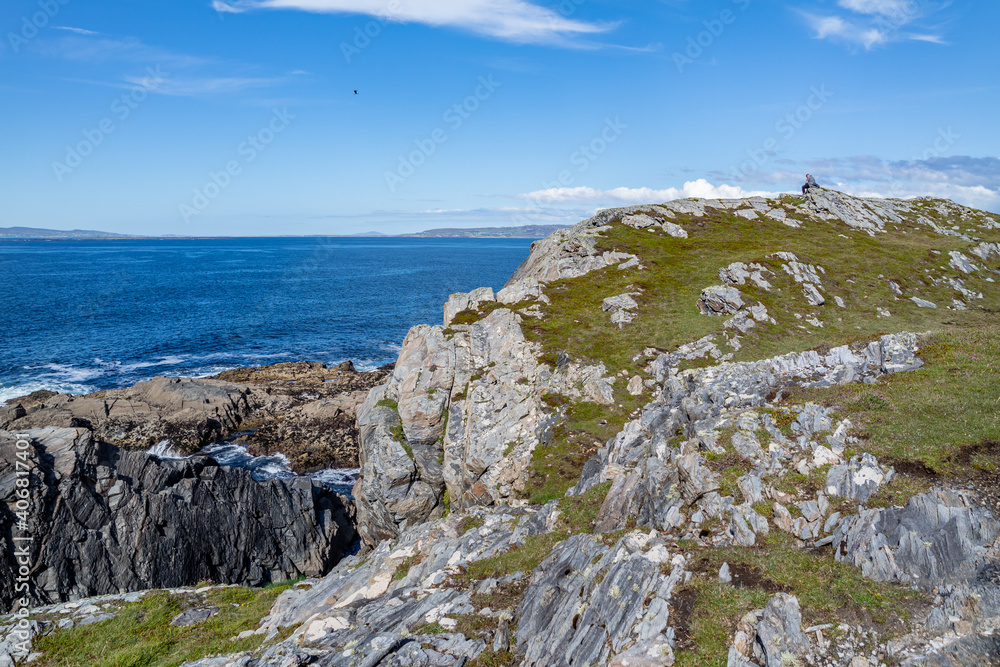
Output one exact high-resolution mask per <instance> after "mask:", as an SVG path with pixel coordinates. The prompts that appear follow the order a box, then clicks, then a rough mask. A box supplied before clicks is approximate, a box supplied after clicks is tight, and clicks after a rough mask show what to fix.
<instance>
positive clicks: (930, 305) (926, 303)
mask: <svg viewBox="0 0 1000 667" xmlns="http://www.w3.org/2000/svg"><path fill="white" fill-rule="evenodd" d="M910 301H912V302H913V303H915V304H917V305H918V306H919V307H921V308H935V309H936V308H937V306H936V305H935V304H934V303H932V302H930V301H926V300H924V299H921V298H918V297H915V296H911V297H910Z"/></svg>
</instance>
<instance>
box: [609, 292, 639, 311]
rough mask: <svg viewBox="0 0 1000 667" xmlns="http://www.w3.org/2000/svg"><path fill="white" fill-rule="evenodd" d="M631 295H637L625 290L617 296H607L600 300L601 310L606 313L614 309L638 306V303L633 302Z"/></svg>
mask: <svg viewBox="0 0 1000 667" xmlns="http://www.w3.org/2000/svg"><path fill="white" fill-rule="evenodd" d="M633 296H637V293H635V292H627V293H625V294H619V295H618V296H609V297H608V298H606V299H604V301H602V302H601V310H603V311H604V312H606V313H609V312H612V311H615V310H635V309H636V308H638V307H639V304H637V303H636V302H635V299H633V298H632V297H633Z"/></svg>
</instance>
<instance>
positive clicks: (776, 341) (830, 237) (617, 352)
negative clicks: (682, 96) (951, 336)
mask: <svg viewBox="0 0 1000 667" xmlns="http://www.w3.org/2000/svg"><path fill="white" fill-rule="evenodd" d="M784 201H785V203H786V204H790V203H791V202H792V200H791V199H790V198H785V200H784ZM932 213H933V211H928V212H927V213H926V214H927V215H929V216H930V215H931V214H932ZM674 222H677V223H678V224H681V225H682V226H683V227H684V228H685V229H686V230H687V231H688V233H689V238H688V239H676V238H672V237H668V236H665V235H664V234H662V233H650V232H649V231H645V230H635V229H631V228H629V227H625V226H623V225H621V224H617V223H613V226H612V228H611V229H610V230H608V231H607V232H606V233H605V234H604V236H603V237H601V238H599V239H598V247H599V249H602V250H619V251H624V252H631V253H634V254H636V255H638V256H639V257H640V258H641V261H642V264H643V265H644V266H645V267H646V269H645V270H643V271H637V270H626V271H619V270H618V269H617V267H609V268H606V269H602V270H599V271H594V272H591V273H589V274H587V275H585V276H581V277H578V278H572V279H567V280H559V281H554V282H552V283H551V284H550V285H549V286H548V287H547V288H546V295H547V296H548V297H549V298H550V299H551V304H549V305H545V306H542V310H543V313H544V318H543V319H541V320H536V319H526V320H525V322H524V323H523V324H522V327H523V329H524V331H525V335H526V336H527V337H528V339H529V340H532V341H534V342H537V343H540V344H541V346H542V353H541V354H540V359H541V360H542V361H544V362H547V363H550V364H553V363H554V361H555V359H556V357H557V356H558V354H559V353H560V352H566V353H567V354H568V355H569V356H570V358H572V359H574V360H576V361H581V362H598V361H600V362H603V363H604V364H605V366H606V367H607V369H608V371H609V373H619V372H620V371H622V370H627V371H628V373H629V375H630V376H631V375H633V374H638V375H640V376H641V377H644V378H645V374H644V373H643V372H642V369H641V366H643V365H644V364H645V363H646V360H644V359H640V360H639V361H638V362H633V361H632V359H633V358H634V357H635V356H636V355H637V354H638V353H640V352H642V350H644V349H645V348H647V347H654V348H658V349H662V350H672V349H675V348H676V347H677V346H678V345H681V344H683V343H687V342H690V341H693V340H697V339H699V338H701V337H703V336H705V335H707V334H712V333H714V334H721V333H722V332H723V331H724V327H723V322H724V320H725V319H726V318H723V317H708V316H705V315H702V314H701V313H700V312H699V310H698V309H697V307H696V302H697V300H698V298H699V296H700V293H701V290H702V289H703V288H705V287H708V286H711V285H717V284H719V282H720V281H719V277H718V271H719V269H720V268H722V267H725V266H728V265H729V264H731V263H733V262H737V261H743V262H748V263H751V262H753V263H760V264H763V265H765V266H767V267H768V268H769V269H770V270H771V271H772V272H773V275H769V276H767V280H768V281H769V282H771V284H772V289H771V291H769V292H766V291H764V290H763V289H761V288H758V287H756V286H755V285H753V284H751V283H748V284H747V285H744V286H740V287H739V289H740V291H741V292H742V294H743V297H744V300H745V301H746V302H747V303H748V304H752V303H755V302H757V301H760V302H761V303H763V304H764V305H765V306H766V307H767V309H768V313H769V315H770V316H771V317H773V318H775V320H776V321H777V324H776V325H772V324H770V323H758V325H757V326H756V327H755V328H754V329H752V330H751V331H750V332H749V333H748V334H745V335H741V343H742V345H743V347H742V349H740V350H739V351H738V352H735V360H736V361H740V360H747V361H749V360H756V359H763V358H768V357H771V356H775V355H779V354H785V353H788V352H798V351H804V350H808V349H820V350H823V349H828V348H830V347H833V346H836V345H842V344H847V343H856V342H861V341H869V340H871V339H873V338H875V337H877V336H879V335H882V334H885V333H893V332H898V331H939V330H942V329H944V328H946V327H948V326H953V325H955V324H960V325H963V326H981V325H985V324H990V323H996V322H997V319H998V318H997V317H996V315H995V313H996V312H1000V289H997V287H996V286H995V285H991V284H989V283H985V282H984V280H983V279H984V278H985V277H986V275H987V274H985V273H984V272H979V273H977V274H974V275H973V276H964V275H959V274H958V273H957V272H955V271H954V270H951V269H945V268H943V267H945V266H946V265H947V262H948V255H947V253H948V251H950V250H960V251H963V252H965V253H966V254H967V255H968V248H969V246H970V244H969V243H967V242H964V241H962V240H960V239H955V238H952V237H945V236H940V235H938V234H935V233H934V232H932V231H930V230H929V228H926V227H923V226H917V225H915V224H912V223H911V222H907V223H905V224H903V225H889V226H888V227H887V232H886V233H884V234H878V235H877V236H876V237H874V238H873V237H870V236H868V235H867V234H864V233H861V232H858V231H855V230H851V229H850V228H848V227H847V226H846V225H843V224H842V223H839V222H808V223H806V224H804V225H803V226H802V227H801V228H799V229H792V228H789V227H787V226H785V225H782V224H780V223H778V222H774V221H768V220H757V221H752V222H751V221H747V220H744V219H743V218H740V217H738V216H735V215H733V214H731V213H730V212H728V211H721V210H713V211H709V212H708V214H707V215H706V216H705V217H704V218H686V217H685V216H678V218H677V219H676V220H675V221H674ZM966 226H967V225H966ZM904 232H905V233H904ZM976 236H977V237H981V238H983V239H984V240H986V241H1000V233H998V232H996V231H986V230H977V231H976ZM933 250H937V251H940V254H935V253H934V252H932V251H933ZM777 251H787V252H793V253H795V254H796V255H797V256H798V257H799V259H800V260H801V261H802V262H804V263H807V264H812V265H818V266H821V267H823V268H824V269H825V271H826V273H825V274H821V278H822V282H823V293H824V295H825V296H826V298H827V303H826V304H825V305H824V306H821V307H815V306H810V305H809V304H808V303H807V302H806V301H805V298H804V296H803V295H802V290H801V286H800V285H797V284H796V283H795V282H794V281H793V280H792V278H791V277H790V276H788V275H787V274H786V273H785V272H784V271H783V270H782V268H781V262H780V261H778V260H775V259H767V258H766V257H767V255H769V254H771V253H774V252H777ZM980 264H982V262H980ZM926 271H930V274H928V273H926ZM930 275H933V276H934V277H935V278H941V277H943V276H957V277H961V278H962V279H963V280H964V281H965V283H966V285H967V287H969V288H971V289H976V290H979V291H982V292H983V293H984V295H985V296H986V298H985V299H984V300H983V301H975V302H973V303H970V304H969V305H970V307H971V309H970V310H969V311H964V312H956V311H951V310H948V309H947V308H946V306H948V305H950V304H951V300H952V298H954V297H955V296H957V293H956V292H955V291H954V290H953V289H951V287H949V286H947V285H945V284H940V285H935V284H933V280H932V279H931V278H930V277H929V276H930ZM880 276H881V277H880ZM890 280H895V281H896V282H897V283H898V284H900V285H901V286H902V289H903V291H904V295H905V297H906V298H902V299H900V300H896V298H895V294H894V292H893V291H892V290H891V288H890V287H889V281H890ZM637 290H641V291H642V294H641V295H640V296H638V297H636V300H637V302H638V303H639V315H638V318H637V319H636V320H635V322H633V323H632V324H631V325H630V326H628V327H626V328H625V329H623V330H619V329H617V328H616V327H615V326H614V325H612V324H611V322H610V319H609V317H608V314H607V313H604V312H602V311H601V309H600V306H601V301H602V299H604V298H605V297H609V296H614V295H617V294H621V293H624V292H634V291H637ZM835 295H836V296H840V297H841V298H843V299H844V301H845V303H846V305H847V308H840V307H838V306H837V305H836V304H835V303H834V299H833V297H834V296H835ZM910 296H919V297H921V298H923V299H927V300H930V301H933V302H935V303H937V304H938V306H939V308H938V309H937V310H933V309H927V308H918V307H917V306H916V305H915V304H914V303H912V302H910V301H909V300H908V297H910ZM876 306H880V307H885V308H888V309H889V311H890V312H891V313H892V317H891V318H878V317H876ZM795 313H798V314H800V315H802V316H803V317H809V316H816V317H818V318H819V319H820V320H821V321H822V322H823V323H824V326H823V327H822V328H815V327H813V326H811V325H808V324H806V322H805V320H804V319H797V318H796V317H795V316H794V314H795ZM716 343H717V344H718V345H719V346H720V348H721V349H722V351H723V352H727V351H729V348H728V347H727V346H726V344H725V341H724V339H723V338H722V337H721V336H719V337H717V339H716ZM710 363H713V362H710V361H708V360H704V359H703V360H696V361H694V362H688V363H687V364H686V366H688V367H690V368H698V367H703V366H705V365H708V364H710ZM621 384H623V383H621V382H620V381H619V387H618V389H619V391H618V392H617V394H618V395H617V396H616V401H615V405H614V406H599V405H593V404H580V403H577V404H570V405H568V406H566V420H565V421H564V422H563V423H562V424H560V425H559V426H558V427H557V428H556V429H555V431H554V433H553V438H552V442H551V443H549V444H548V445H544V446H541V447H538V448H537V449H536V450H535V455H534V459H533V462H532V466H531V470H530V472H531V479H530V480H529V483H528V489H527V494H526V495H527V497H528V498H529V500H530V501H531V502H532V503H543V502H546V501H547V500H551V499H553V498H558V497H561V496H562V494H563V493H565V490H566V489H567V488H568V487H569V486H571V485H572V484H574V483H575V482H576V480H577V479H578V478H579V473H580V469H581V468H582V466H583V463H584V462H585V461H586V460H587V458H589V456H590V455H592V453H593V451H594V450H595V449H596V446H595V442H601V443H602V444H603V442H604V441H606V440H607V439H608V438H610V437H611V436H613V435H614V433H616V432H617V430H619V429H620V428H621V426H622V425H623V424H624V422H625V421H626V420H627V419H628V417H629V415H630V414H631V412H632V410H633V409H634V407H636V406H637V405H639V404H642V403H644V402H646V401H648V398H649V397H648V395H647V396H646V397H645V398H644V399H642V400H640V401H633V400H632V399H631V397H628V396H623V395H622V394H624V393H625V392H624V391H623V387H622V386H621ZM618 404H622V406H623V407H622V408H618ZM550 405H551V404H550ZM552 407H556V406H552ZM779 417H780V415H776V419H778V418H779ZM601 421H604V422H606V423H605V424H601V423H600V422H601ZM779 425H780V426H782V430H783V431H787V426H788V425H787V424H782V423H781V421H780V420H779Z"/></svg>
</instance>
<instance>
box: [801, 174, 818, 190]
mask: <svg viewBox="0 0 1000 667" xmlns="http://www.w3.org/2000/svg"><path fill="white" fill-rule="evenodd" d="M818 187H819V185H817V184H816V179H815V178H813V175H812V174H806V184H805V185H803V186H802V194H805V193H806V191H807V190H808V189H809V188H818Z"/></svg>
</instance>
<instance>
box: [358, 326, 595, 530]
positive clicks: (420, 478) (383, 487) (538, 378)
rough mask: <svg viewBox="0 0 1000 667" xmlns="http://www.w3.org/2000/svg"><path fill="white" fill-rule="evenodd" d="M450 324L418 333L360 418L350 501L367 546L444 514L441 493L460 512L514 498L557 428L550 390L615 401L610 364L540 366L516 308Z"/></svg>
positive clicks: (411, 336) (412, 334)
mask: <svg viewBox="0 0 1000 667" xmlns="http://www.w3.org/2000/svg"><path fill="white" fill-rule="evenodd" d="M452 329H453V330H452V331H451V332H449V333H445V330H444V329H443V328H442V327H430V326H418V327H415V328H413V329H412V330H411V331H410V333H409V334H408V335H407V337H406V340H405V341H404V342H403V347H402V350H401V351H400V354H399V360H398V361H397V363H396V368H395V370H394V371H393V373H392V375H391V376H390V377H389V381H388V382H387V383H386V385H385V386H384V387H379V388H377V389H375V390H373V391H372V392H371V394H370V395H369V396H368V399H367V400H366V401H365V403H364V405H363V406H362V407H361V408H360V409H359V411H358V427H359V430H360V434H361V435H360V437H361V470H362V476H361V479H360V480H359V482H358V484H357V486H356V487H355V492H354V495H355V497H356V498H357V502H358V518H359V526H360V531H361V534H362V536H363V538H364V540H365V543H366V544H368V545H369V546H374V545H375V544H377V543H378V542H379V541H380V540H382V539H386V538H388V537H394V536H395V535H397V534H398V533H399V531H400V530H402V529H404V528H406V527H409V526H413V525H415V524H417V523H420V522H422V521H426V520H428V519H431V518H435V517H438V516H440V515H441V514H442V513H443V512H444V497H445V492H447V493H448V497H449V502H450V505H451V507H452V508H453V509H461V508H465V507H471V506H474V505H495V504H509V503H510V502H512V501H515V500H516V499H517V497H518V493H519V492H520V491H522V490H523V489H524V484H525V481H526V479H527V475H526V469H527V466H528V465H529V464H530V462H531V455H532V452H533V451H534V449H535V447H537V446H538V444H539V443H541V442H544V441H545V439H546V438H547V437H548V432H549V429H550V428H551V427H552V425H553V424H554V422H555V416H554V415H555V414H556V413H555V411H554V410H553V409H552V408H550V407H549V406H548V405H547V404H546V403H545V402H544V401H543V400H542V398H543V396H544V395H545V394H547V393H554V394H562V395H564V396H566V397H567V398H570V399H574V400H587V401H592V402H595V403H610V402H611V400H612V394H611V387H612V383H613V382H614V379H611V378H605V377H604V374H605V371H604V368H603V366H601V365H597V366H581V365H579V364H571V363H566V364H565V365H563V366H558V367H557V368H552V367H550V366H548V365H546V364H544V363H541V362H539V361H538V358H537V357H538V356H539V349H538V346H537V345H535V344H533V343H530V342H528V341H527V340H526V339H525V337H524V334H523V332H522V330H521V327H520V324H519V322H518V315H517V314H515V313H514V312H512V311H510V310H507V309H498V310H494V311H493V312H491V313H490V314H489V315H488V316H486V317H485V318H483V319H481V320H480V321H478V322H476V323H474V324H472V325H453V327H452Z"/></svg>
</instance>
